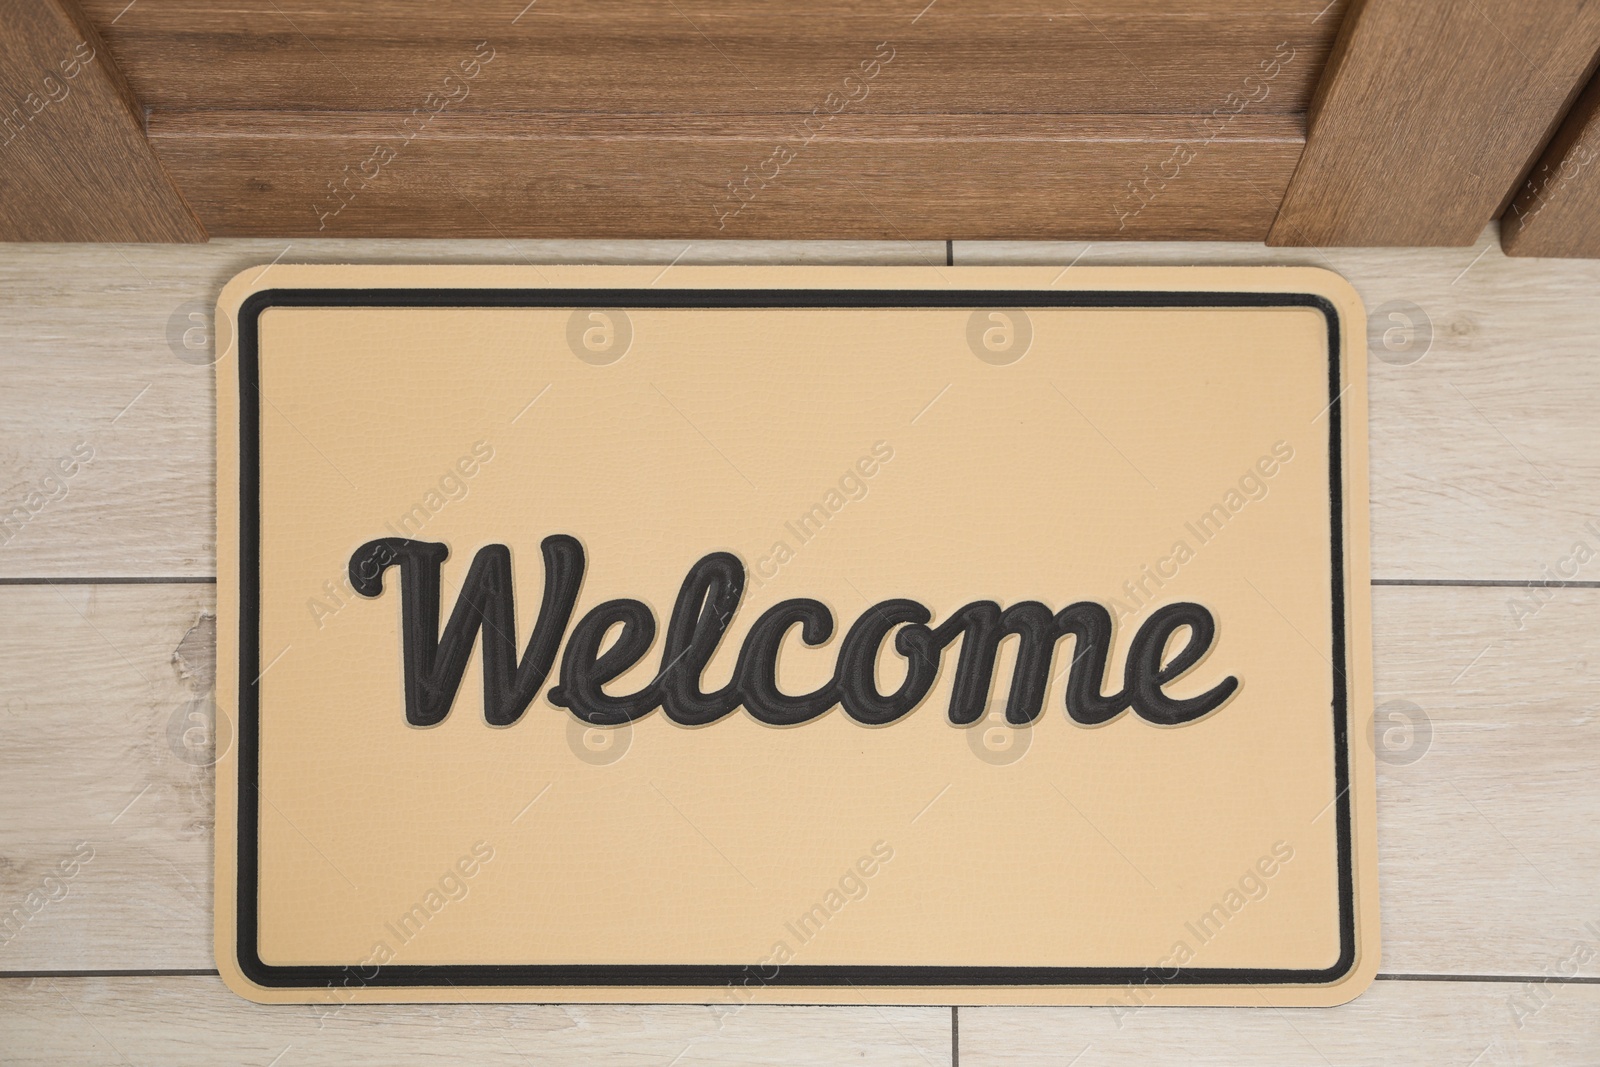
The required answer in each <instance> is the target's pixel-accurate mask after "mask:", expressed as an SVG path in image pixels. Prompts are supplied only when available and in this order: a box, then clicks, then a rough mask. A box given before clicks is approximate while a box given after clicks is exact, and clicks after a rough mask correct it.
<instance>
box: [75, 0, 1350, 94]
mask: <svg viewBox="0 0 1600 1067" xmlns="http://www.w3.org/2000/svg"><path fill="white" fill-rule="evenodd" d="M1343 5H1344V0H1334V2H1333V3H1332V4H1331V5H1329V4H1328V3H1327V0H1232V2H1229V0H1197V2H1183V0H1072V2H1067V3H1060V2H1058V0H938V2H935V3H929V0H888V2H885V3H874V4H863V3H860V2H859V0H811V2H808V3H805V4H783V3H777V2H774V0H673V2H670V3H669V2H666V0H595V2H588V3H573V2H570V0H540V2H539V3H537V4H534V5H527V4H526V0H453V2H451V3H449V4H438V3H417V2H402V0H384V2H375V3H365V4H343V3H328V2H326V0H276V2H274V3H271V4H266V3H262V4H237V3H223V4H218V3H215V2H214V0H162V2H161V3H140V4H138V5H136V6H134V7H133V8H131V9H127V2H126V0H86V6H87V8H88V10H89V11H90V12H91V14H92V16H93V17H94V18H95V20H96V22H97V23H98V24H99V25H100V26H101V28H102V29H103V30H104V32H105V34H106V39H107V42H108V45H109V47H110V48H111V50H112V52H113V53H114V54H115V55H116V57H117V61H118V63H119V64H121V65H122V67H123V69H124V70H125V71H127V72H128V76H129V78H130V79H131V80H132V84H133V86H134V88H135V89H136V90H137V91H138V93H139V97H140V99H141V100H142V101H143V102H144V103H145V104H146V105H147V106H149V107H151V108H154V109H177V110H188V109H197V108H218V109H224V110H326V111H399V112H402V113H405V112H409V111H410V110H411V109H412V108H414V107H423V106H426V105H425V104H424V102H423V101H424V97H425V96H426V95H427V94H428V93H429V92H433V91H438V90H440V89H441V84H440V83H441V79H443V78H444V77H445V76H446V75H449V74H451V73H452V72H453V71H454V72H455V73H456V74H457V75H458V76H459V73H460V72H459V70H458V69H457V67H458V63H459V61H461V60H462V59H464V58H467V57H471V56H472V55H473V53H474V49H475V46H476V44H477V42H479V41H485V42H487V45H488V46H489V47H490V48H492V49H493V50H494V54H495V58H494V60H493V62H492V63H491V64H490V65H488V66H487V67H486V68H485V69H484V72H483V76H482V77H480V78H478V79H476V80H475V81H474V82H473V83H472V86H471V93H470V95H469V96H468V97H467V98H466V99H464V100H462V101H460V103H459V105H458V107H459V109H461V110H484V111H535V112H581V113H598V114H640V113H645V114H650V113H655V114H660V113H684V114H694V113H709V114H771V113H778V112H796V111H802V112H803V111H809V110H810V109H811V108H812V107H814V106H817V105H818V104H820V103H821V101H822V100H823V98H824V97H826V95H827V94H828V93H830V92H834V91H836V90H839V89H840V88H841V84H842V82H843V79H844V78H845V77H846V76H847V75H850V74H851V73H852V72H854V71H856V70H857V69H858V67H859V65H860V64H861V62H862V61H863V60H867V59H869V58H870V57H872V56H873V54H874V48H875V46H876V45H877V44H879V43H880V42H888V43H889V44H890V45H891V46H892V47H893V48H894V49H895V54H896V58H895V60H894V62H893V63H892V64H891V65H890V66H889V67H888V68H886V69H885V71H884V74H883V76H882V77H881V78H879V79H877V80H876V81H875V82H874V83H873V85H872V92H871V99H870V101H869V105H870V108H871V110H872V111H873V112H874V113H877V114H895V113H900V114H911V113H926V114H960V113H974V114H984V113H996V112H999V113H1034V112H1039V113H1057V114H1070V113H1107V114H1136V113H1142V114H1163V113H1189V114H1205V113H1209V112H1210V111H1211V110H1212V109H1213V108H1218V107H1224V106H1231V105H1230V104H1228V103H1226V101H1227V98H1228V94H1230V93H1234V92H1239V93H1241V94H1248V95H1251V97H1252V99H1251V103H1250V111H1251V113H1252V114H1256V113H1264V112H1284V113H1288V112H1302V111H1304V110H1305V108H1306V104H1307V103H1308V101H1309V99H1310V95H1311V91H1312V88H1313V86H1314V85H1315V82H1316V77H1317V74H1318V72H1319V71H1320V70H1321V68H1322V64H1323V62H1324V60H1325V58H1326V56H1327V52H1328V49H1329V48H1330V47H1331V45H1332V42H1333V37H1334V34H1335V32H1336V31H1337V29H1338V25H1339V21H1340V17H1341V14H1342V11H1343ZM519 15H520V17H519ZM119 16H120V17H119ZM1289 54H1292V55H1293V57H1294V58H1293V60H1292V62H1290V63H1288V64H1285V65H1284V66H1283V69H1282V72H1281V74H1280V75H1279V76H1278V77H1277V78H1276V79H1275V80H1274V81H1273V82H1272V84H1271V86H1270V92H1269V93H1268V94H1267V95H1265V96H1264V97H1257V96H1256V95H1255V94H1256V89H1255V85H1256V82H1255V81H1252V82H1251V84H1250V85H1249V86H1248V87H1246V86H1245V79H1246V78H1247V77H1252V76H1255V78H1257V79H1259V76H1260V69H1259V66H1260V64H1261V63H1262V62H1263V61H1268V60H1271V59H1273V58H1274V57H1275V56H1282V55H1289Z"/></svg>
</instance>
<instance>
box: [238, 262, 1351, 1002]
mask: <svg viewBox="0 0 1600 1067" xmlns="http://www.w3.org/2000/svg"><path fill="white" fill-rule="evenodd" d="M272 307H300V308H306V307H463V308H465V307H484V308H508V307H509V308H526V307H557V308H583V307H593V308H630V307H631V308H697V309H702V308H703V309H710V308H776V307H804V308H918V307H961V308H970V307H1024V308H1026V307H1078V308H1137V307H1147V308H1164V307H1184V308H1223V307H1307V308H1313V309H1315V310H1317V311H1320V312H1322V314H1323V316H1324V318H1325V319H1326V320H1327V324H1328V407H1327V409H1326V410H1327V415H1328V459H1329V464H1328V500H1329V506H1330V515H1331V520H1332V532H1331V538H1330V541H1331V545H1332V554H1331V560H1330V563H1331V567H1332V591H1333V623H1332V638H1333V652H1334V663H1335V664H1336V665H1335V666H1334V668H1333V731H1334V746H1335V766H1334V782H1335V785H1336V787H1337V789H1338V793H1337V795H1336V797H1335V803H1336V805H1337V807H1338V816H1337V821H1338V832H1337V836H1338V842H1337V844H1338V861H1339V945H1340V950H1339V958H1338V960H1337V961H1336V962H1335V963H1334V964H1333V965H1332V966H1330V967H1327V968H1324V969H1320V970H1318V969H1284V968H1225V967H1194V968H1180V969H1179V970H1178V971H1177V972H1176V973H1174V974H1168V973H1167V972H1166V971H1164V970H1162V969H1161V968H1158V967H1037V966H999V967H995V966H914V965H913V966H901V965H871V966H853V965H840V966H832V965H826V966H824V965H790V966H786V967H782V968H779V969H778V973H777V974H776V975H774V976H773V977H772V978H771V979H770V980H764V981H763V984H764V985H769V986H789V987H808V986H846V985H859V986H875V987H885V986H887V987H894V986H924V987H926V986H1099V985H1105V986H1112V985H1126V984H1130V983H1132V984H1152V985H1156V986H1163V985H1184V986H1193V985H1208V986H1219V985H1252V984H1253V985H1325V984H1331V983H1334V982H1337V981H1339V980H1340V979H1342V978H1344V977H1345V976H1346V975H1348V974H1349V973H1350V971H1351V970H1352V968H1353V967H1354V966H1355V962H1356V932H1355V881H1354V869H1353V863H1352V853H1351V847H1352V846H1351V802H1350V751H1349V746H1350V731H1349V708H1348V692H1347V684H1346V679H1345V670H1346V668H1347V666H1348V665H1347V663H1346V654H1347V649H1346V641H1345V576H1344V506H1343V505H1344V479H1343V440H1342V430H1341V428H1342V422H1343V420H1342V411H1341V408H1340V401H1341V396H1342V393H1341V389H1340V343H1341V341H1340V325H1341V323H1340V319H1339V314H1338V312H1337V310H1336V309H1335V308H1334V306H1333V304H1332V303H1331V302H1330V301H1329V300H1327V299H1326V298H1325V297H1321V296H1317V295H1315V294H1311V293H1249V292H1158V291H1130V292H1118V291H1096V290H1083V291H1075V292H1074V291H1063V292H1051V291H1047V290H959V291H946V290H931V289H905V290H892V289H891V290H864V289H849V290H840V289H664V290H658V289H384V288H376V289H270V290H263V291H261V292H257V293H253V294H251V295H250V296H249V297H247V298H246V299H245V300H244V302H243V303H242V304H241V305H240V307H239V314H238V324H237V325H238V334H237V336H238V338H239V497H240V499H239V790H238V813H237V814H238V826H237V830H238V835H237V845H238V852H237V859H236V862H237V864H238V870H237V875H238V878H237V898H236V910H237V928H236V934H235V936H236V940H235V951H236V954H237V959H238V964H239V969H240V970H241V971H242V972H243V974H244V976H245V977H246V978H248V979H249V980H250V981H252V982H254V983H256V984H257V985H259V986H263V987H266V988H271V989H301V988H317V987H324V986H329V987H344V986H346V985H348V984H349V983H350V982H351V981H352V979H353V980H354V982H355V984H356V985H357V986H358V987H379V988H383V987H388V988H393V987H409V988H416V987H440V988H443V987H445V986H453V987H468V988H470V987H539V986H591V987H599V986H665V987H687V986H721V985H727V984H730V983H735V984H736V983H740V982H742V981H743V979H744V978H745V977H746V971H747V967H745V966H743V965H738V964H682V965H680V964H461V965H456V964H448V965H417V964H406V965H402V964H393V965H387V966H382V967H379V968H378V969H377V971H376V973H374V974H372V975H371V976H370V977H369V976H367V975H365V974H362V973H359V972H358V971H357V969H356V967H355V965H346V966H272V965H269V964H267V963H264V962H263V961H262V959H261V957H260V954H259V951H258V945H257V933H258V931H257V904H258V899H259V898H258V885H257V881H258V873H259V872H258V869H257V854H258V848H259V829H260V803H259V800H258V799H257V798H259V795H260V793H259V774H260V767H259V765H258V760H259V756H260V749H259V740H260V707H259V704H258V697H259V694H258V690H257V683H258V682H259V680H260V678H259V675H260V662H261V650H260V647H259V643H260V639H259V633H258V626H259V613H260V600H261V590H260V577H261V576H260V536H261V514H260V505H261V498H260V491H261V471H260V452H259V431H260V393H259V384H258V383H259V372H260V338H259V334H258V328H259V321H260V317H261V314H262V313H263V312H264V311H266V310H267V309H268V308H272ZM247 798H249V801H250V802H247Z"/></svg>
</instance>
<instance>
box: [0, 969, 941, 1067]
mask: <svg viewBox="0 0 1600 1067" xmlns="http://www.w3.org/2000/svg"><path fill="white" fill-rule="evenodd" d="M330 1011H331V1014H319V1012H323V1013H326V1012H330ZM0 1048H4V1049H5V1050H6V1053H7V1055H6V1063H7V1064H8V1065H12V1067H23V1065H37V1064H58V1063H74V1064H84V1065H88V1064H102V1063H106V1064H128V1063H152V1062H159V1063H162V1064H171V1065H174V1067H177V1065H182V1064H196V1065H200V1064H203V1065H206V1067H211V1065H214V1064H217V1063H249V1064H258V1065H262V1067H266V1065H268V1064H273V1063H281V1064H283V1067H293V1065H299V1064H327V1065H330V1067H348V1065H350V1064H355V1063H384V1064H418V1065H422V1064H468V1063H470V1064H482V1065H485V1067H498V1065H502V1064H505V1065H512V1067H529V1065H531V1064H540V1065H546V1064H552V1065H554V1064H574V1065H578V1064H582V1065H588V1064H595V1063H629V1064H632V1063H641V1064H642V1063H661V1064H665V1063H668V1062H671V1063H674V1064H677V1065H694V1064H707V1065H711V1064H727V1065H730V1067H747V1065H750V1064H818V1065H822V1064H830V1065H831V1064H838V1063H846V1062H848V1063H860V1064H865V1065H869V1067H890V1065H896V1067H940V1065H943V1064H947V1063H949V1062H950V1058H951V1057H950V1052H951V1046H950V1010H949V1009H948V1008H893V1007H891V1008H874V1007H863V1008H787V1007H760V1006H752V1007H745V1008H734V1007H729V1008H727V1009H713V1008H711V1007H706V1006H697V1005H683V1006H674V1007H660V1006H656V1007H647V1006H639V1005H631V1006H630V1005H618V1006H605V1005H567V1006H556V1005H538V1004H524V1005H502V1004H482V1005H474V1004H459V1005H448V1004H410V1005H401V1006H379V1005H362V1006H360V1007H355V1008H346V1009H344V1010H342V1011H339V1010H337V1009H324V1008H318V1007H316V1006H313V1005H293V1006H289V1005H285V1006H283V1007H281V1008H263V1007H261V1006H259V1005H255V1004H250V1003H248V1002H246V1001H244V1000H243V999H241V998H239V997H238V996H236V995H234V994H233V993H231V992H229V991H228V990H227V989H226V988H224V987H223V985H222V981H221V980H220V979H218V978H216V977H212V976H193V977H189V976H185V977H158V978H120V979H107V978H40V979H0ZM275 1057H276V1058H275ZM675 1057H676V1058H675Z"/></svg>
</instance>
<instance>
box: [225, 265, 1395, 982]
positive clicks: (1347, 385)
mask: <svg viewBox="0 0 1600 1067" xmlns="http://www.w3.org/2000/svg"><path fill="white" fill-rule="evenodd" d="M217 324H218V337H219V341H218V344H219V351H221V353H222V356H221V358H220V360H219V362H218V363H217V393H218V406H217V410H218V449H217V450H218V492H219V498H218V525H219V534H218V567H219V569H218V600H219V620H220V624H219V657H218V659H219V683H218V690H217V692H218V711H219V715H221V716H222V717H223V718H224V720H225V721H224V722H223V723H222V724H220V725H221V726H222V729H219V730H218V731H217V733H218V735H219V736H222V737H225V738H227V740H226V741H224V742H221V743H220V744H219V749H220V751H219V753H218V762H217V765H216V770H217V831H216V855H217V870H216V921H217V926H216V945H217V960H218V966H219V968H220V970H221V972H222V975H223V977H224V978H225V979H226V980H227V982H228V983H229V984H230V985H231V986H232V987H233V988H234V989H235V990H237V991H238V992H240V993H242V994H243V995H245V996H247V997H249V998H251V999H254V1000H258V1001H264V1002H278V1001H287V1002H309V1003H313V1004H317V1005H321V1006H322V1010H327V1011H336V1010H340V1009H342V1008H343V1007H344V1006H345V1005H347V1004H352V1003H357V1002H367V1001H502V1000H504V1001H642V1002H667V1001H673V1002H699V1003H709V1004H712V1005H716V1006H719V1007H720V1008H721V1009H722V1010H726V1011H736V1010H738V1009H739V1008H740V1007H742V1006H743V1005H745V1004H748V1003H756V1002H777V1003H873V1004H880V1003H897V1004H995V1003H1000V1004H1005V1003H1012V1004H1091V1005H1112V1006H1114V1007H1118V1008H1119V1009H1120V1010H1122V1011H1136V1010H1140V1009H1142V1008H1144V1007H1145V1006H1148V1005H1153V1004H1239V1005H1251V1004H1254V1005H1267V1004H1270V1005H1324V1004H1334V1003H1339V1002H1342V1001H1345V1000H1348V999H1350V998H1351V997H1353V996H1355V995H1356V994H1357V993H1359V992H1360V991H1361V990H1362V989H1363V988H1365V986H1366V985H1367V983H1368V982H1369V981H1370V980H1371V978H1372V976H1373V974H1374V973H1375V972H1376V970H1377V966H1378V942H1377V932H1378V916H1377V900H1378V897H1377V892H1376V851H1375V843H1374V821H1375V816H1374V809H1375V801H1374V775H1373V751H1372V746H1371V742H1370V737H1371V726H1372V702H1371V693H1372V682H1371V665H1370V622H1369V606H1368V557H1367V460H1366V451H1367V425H1366V388H1365V370H1364V367H1365V348H1364V344H1363V339H1364V337H1365V325H1364V319H1363V314H1362V310H1361V304H1360V301H1359V299H1358V298H1357V297H1356V295H1355V293H1354V292H1353V291H1352V290H1351V289H1350V287H1349V286H1348V285H1346V284H1345V283H1344V282H1343V281H1342V280H1341V279H1340V278H1338V277H1337V276H1335V275H1332V274H1329V273H1327V272H1323V271H1318V270H1311V269H1300V268H1225V269H1188V268H1183V269H1170V268H1168V269H1116V268H1085V269H1076V270H1071V271H1060V270H1057V269H1055V268H1050V269H1032V268H1027V269H1021V268H948V267H947V268H834V267H822V268H815V267H813V268H796V267H783V268H777V267H738V268H732V267H715V268H704V267H701V268H690V267H672V268H670V269H668V270H665V271H664V270H662V269H661V268H660V267H659V266H654V267H548V266H541V267H537V268H535V267H464V266H454V267H400V266H393V267H352V266H334V267H317V266H285V265H281V264H279V265H274V266H271V267H270V268H257V269H255V270H252V271H248V272H246V273H245V274H242V275H240V276H239V277H238V278H236V279H234V281H233V282H232V283H230V284H229V285H228V286H227V288H226V289H225V290H224V291H223V294H222V297H221V300H220V303H219V305H218V318H217Z"/></svg>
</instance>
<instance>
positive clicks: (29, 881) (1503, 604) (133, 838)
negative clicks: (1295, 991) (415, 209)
mask: <svg viewBox="0 0 1600 1067" xmlns="http://www.w3.org/2000/svg"><path fill="white" fill-rule="evenodd" d="M1374 593H1375V598H1374V600H1375V608H1374V613H1375V646H1376V660H1377V678H1376V692H1377V697H1378V701H1379V704H1380V706H1381V707H1383V708H1385V709H1386V717H1385V720H1384V736H1383V738H1382V744H1381V745H1380V748H1379V752H1380V755H1381V756H1382V757H1383V758H1382V759H1380V761H1379V764H1378V767H1379V775H1378V782H1379V805H1378V810H1379V848H1380V892H1381V901H1382V915H1383V953H1384V962H1383V970H1384V971H1385V972H1387V973H1403V974H1454V975H1516V974H1539V973H1543V970H1544V967H1545V965H1546V964H1548V963H1550V962H1552V961H1554V960H1556V959H1558V958H1559V957H1560V956H1561V954H1562V953H1563V952H1565V951H1566V950H1567V948H1568V947H1569V946H1570V944H1571V941H1572V939H1573V938H1575V937H1580V936H1583V931H1584V923H1586V922H1590V921H1594V922H1600V888H1597V887H1600V837H1597V836H1596V835H1594V834H1591V833H1585V832H1582V828H1583V827H1588V826H1593V825H1595V824H1596V822H1600V794H1597V792H1596V791H1595V789H1594V788H1593V786H1592V782H1593V768H1594V767H1596V766H1600V721H1597V720H1596V718H1595V716H1594V713H1593V707H1594V692H1595V691H1596V685H1597V681H1600V678H1597V674H1600V610H1597V609H1600V590H1597V589H1588V588H1581V589H1557V590H1546V591H1544V595H1543V598H1542V599H1541V601H1539V602H1538V607H1537V610H1536V611H1530V609H1529V608H1528V607H1527V606H1526V605H1527V604H1528V603H1533V602H1530V601H1526V599H1525V598H1526V593H1525V592H1524V591H1522V590H1518V589H1505V588H1452V587H1410V586H1408V587H1379V588H1378V589H1376V590H1374ZM211 597H212V587H210V586H204V585H116V586H63V587H52V586H37V585H30V586H0V618H8V619H27V620H29V624H28V625H27V626H26V627H22V626H9V627H6V628H4V629H3V630H0V635H3V636H0V677H3V678H5V679H6V680H7V686H6V696H7V705H6V712H5V714H4V715H3V716H0V811H5V812H6V813H7V814H8V816H9V817H8V818H7V819H5V820H3V821H0V905H4V907H3V908H0V911H3V910H6V909H9V908H11V907H12V906H14V905H16V904H17V903H18V902H20V901H23V900H25V899H26V897H27V894H28V893H30V892H33V891H35V890H37V889H40V888H41V887H46V888H48V887H47V885H46V883H45V882H44V878H45V876H46V875H47V874H48V873H50V869H51V868H54V867H57V866H58V865H59V863H60V862H61V861H62V860H63V859H65V858H67V857H69V856H70V855H71V854H72V853H73V851H74V849H75V848H78V847H79V846H80V843H83V842H87V843H88V846H89V847H90V848H91V849H92V850H93V856H92V859H90V860H89V861H88V862H86V863H83V864H82V865H81V869H80V870H79V871H78V873H77V874H76V875H75V876H74V877H73V878H71V879H69V880H68V881H67V882H66V888H65V891H64V893H65V895H64V896H62V897H61V899H59V900H57V901H53V902H50V903H48V904H46V905H44V906H42V907H41V908H39V909H38V910H37V913H36V914H33V915H31V916H30V917H29V918H28V920H27V921H26V923H24V924H22V925H21V926H20V927H19V928H18V929H17V930H16V931H15V933H14V935H13V936H11V937H10V939H9V940H8V942H7V943H4V944H0V972H3V971H25V970H68V969H107V970H125V969H135V968H162V969H166V968H209V967H211V966H212V958H211V943H210V920H209V916H210V894H211V843H210V831H211V826H212V818H213V816H212V781H211V774H210V771H209V769H208V768H207V766H206V763H207V762H208V760H209V752H207V750H206V748H205V745H206V740H207V739H206V737H205V735H204V732H203V731H202V732H200V733H188V734H186V733H185V731H188V730H190V729H191V728H192V727H194V726H195V723H196V722H197V721H198V722H203V721H204V719H203V718H202V719H200V720H195V719H193V718H191V715H192V713H194V712H195V711H197V710H198V711H201V712H203V711H204V705H203V704H200V705H197V704H195V701H196V700H197V699H199V698H200V697H201V696H202V695H203V693H204V691H205V688H206V686H207V685H208V684H209V677H210V675H209V671H210V660H209V658H208V657H209V656H210V655H212V653H211V648H212V645H211V641H212V638H213V631H212V630H211V628H210V625H209V624H208V621H207V619H206V618H205V613H206V612H208V611H209V610H210V607H211V603H212V600H211ZM1514 602H1515V603H1523V604H1524V607H1523V609H1522V618H1521V619H1520V622H1521V626H1520V628H1519V625H1518V623H1519V619H1518V618H1517V617H1516V615H1515V614H1514V613H1513V610H1512V607H1511V604H1512V603H1514ZM175 657H176V658H175ZM1393 701H1404V702H1406V704H1391V702H1393ZM1390 713H1392V714H1395V715H1402V713H1403V715H1402V717H1400V718H1392V717H1390ZM1408 724H1410V725H1411V726H1412V733H1411V735H1410V738H1411V743H1410V744H1408V743H1407V738H1406V732H1405V731H1406V727H1407V725H1408ZM0 936H4V935H0ZM1585 973H1588V974H1597V975H1600V959H1597V960H1596V961H1594V962H1593V963H1591V964H1589V965H1588V967H1587V968H1586V969H1585Z"/></svg>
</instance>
